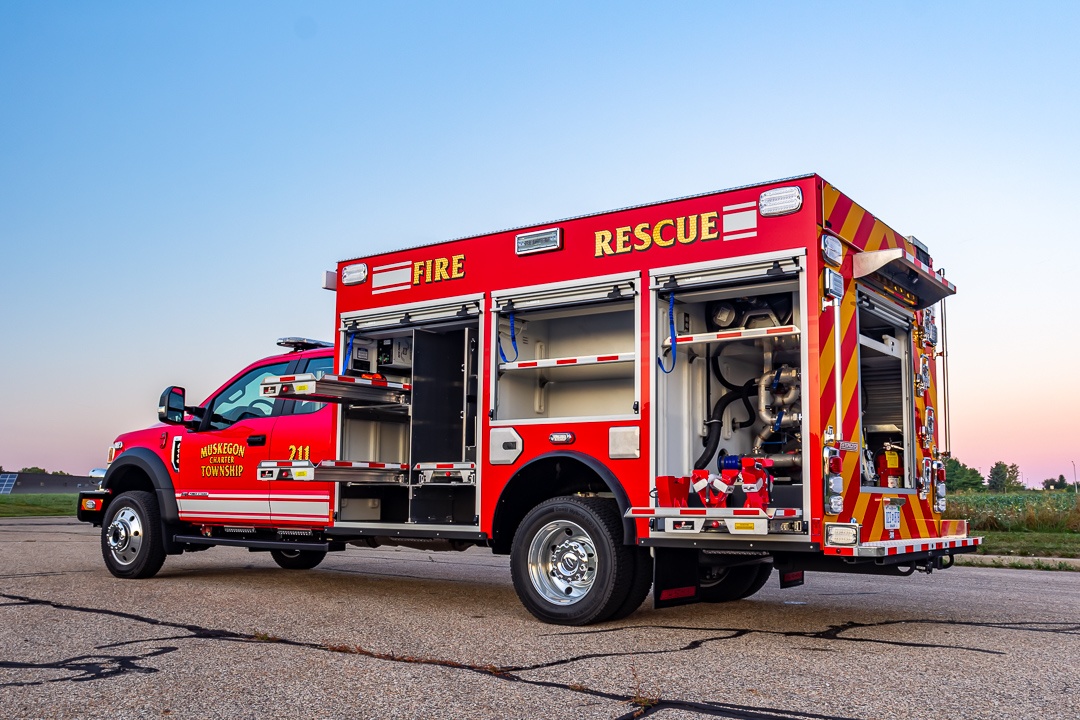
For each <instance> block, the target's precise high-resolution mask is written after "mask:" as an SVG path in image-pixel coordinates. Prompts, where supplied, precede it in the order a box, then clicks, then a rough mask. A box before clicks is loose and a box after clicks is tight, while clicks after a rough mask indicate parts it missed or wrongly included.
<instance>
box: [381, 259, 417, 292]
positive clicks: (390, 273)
mask: <svg viewBox="0 0 1080 720" xmlns="http://www.w3.org/2000/svg"><path fill="white" fill-rule="evenodd" d="M405 284H412V263H409V264H408V265H407V266H406V267H402V268H400V269H398V270H382V269H377V270H375V271H373V272H372V274H371V287H373V288H382V287H387V286H389V285H405Z"/></svg>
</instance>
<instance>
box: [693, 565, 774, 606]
mask: <svg viewBox="0 0 1080 720" xmlns="http://www.w3.org/2000/svg"><path fill="white" fill-rule="evenodd" d="M772 569H773V566H772V563H759V564H757V565H736V566H734V567H728V568H715V567H709V566H707V565H703V566H702V568H701V576H700V580H699V585H700V588H701V595H700V597H701V600H702V602H707V603H720V602H732V601H734V600H742V599H744V598H748V597H750V596H751V595H753V594H754V593H756V592H757V591H758V590H760V589H761V588H763V587H765V583H767V582H768V581H769V577H770V576H771V575H772Z"/></svg>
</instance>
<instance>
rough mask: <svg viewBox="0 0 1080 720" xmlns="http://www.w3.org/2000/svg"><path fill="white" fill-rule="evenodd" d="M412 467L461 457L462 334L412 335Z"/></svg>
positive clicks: (463, 387) (463, 352)
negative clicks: (419, 463) (417, 464)
mask: <svg viewBox="0 0 1080 720" xmlns="http://www.w3.org/2000/svg"><path fill="white" fill-rule="evenodd" d="M412 401H413V406H412V443H411V447H412V463H413V465H415V464H416V463H418V462H461V461H462V460H464V459H465V458H464V454H465V330H464V328H463V329H461V330H452V331H450V332H444V333H440V332H430V331H427V330H416V331H415V332H414V333H413V377H412Z"/></svg>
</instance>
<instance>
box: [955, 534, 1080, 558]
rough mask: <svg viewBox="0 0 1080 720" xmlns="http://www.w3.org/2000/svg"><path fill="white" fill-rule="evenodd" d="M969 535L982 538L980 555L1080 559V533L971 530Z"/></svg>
mask: <svg viewBox="0 0 1080 720" xmlns="http://www.w3.org/2000/svg"><path fill="white" fill-rule="evenodd" d="M971 534H972V535H981V536H982V537H983V538H984V540H983V544H982V545H981V546H979V554H980V555H1015V556H1018V557H1059V558H1080V533H1071V532H1064V533H1053V532H1002V531H994V530H972V531H971Z"/></svg>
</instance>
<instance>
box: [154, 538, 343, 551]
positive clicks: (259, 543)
mask: <svg viewBox="0 0 1080 720" xmlns="http://www.w3.org/2000/svg"><path fill="white" fill-rule="evenodd" d="M173 542H175V543H179V544H186V545H226V546H230V547H246V548H251V549H252V550H308V551H312V552H336V551H338V550H344V549H345V543H343V542H291V541H289V540H243V539H240V538H218V537H205V536H203V535H174V536H173Z"/></svg>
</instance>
